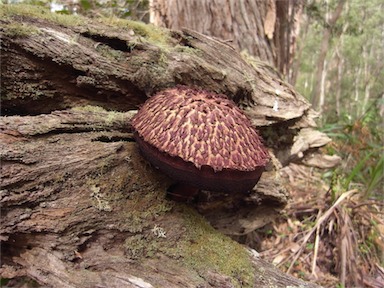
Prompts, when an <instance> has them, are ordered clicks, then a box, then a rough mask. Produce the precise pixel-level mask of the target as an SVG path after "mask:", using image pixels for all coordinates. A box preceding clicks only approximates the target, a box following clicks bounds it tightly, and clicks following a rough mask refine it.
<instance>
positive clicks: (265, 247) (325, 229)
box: [247, 164, 384, 288]
mask: <svg viewBox="0 0 384 288" xmlns="http://www.w3.org/2000/svg"><path fill="white" fill-rule="evenodd" d="M282 172H283V177H284V178H285V180H286V187H287V189H288V190H289V192H290V194H291V201H290V203H289V204H288V205H287V207H286V208H285V210H284V211H283V213H282V217H280V218H279V219H277V220H276V221H275V222H274V223H272V224H270V225H268V226H266V227H264V228H263V229H261V230H258V231H257V232H254V234H253V235H250V236H248V239H247V240H248V242H249V243H248V245H250V246H251V247H252V246H253V248H255V249H256V250H257V251H260V254H261V255H262V257H263V258H264V259H265V260H267V261H270V262H272V263H274V264H275V265H276V266H277V267H279V268H280V269H281V270H283V271H284V272H287V273H288V274H292V275H294V276H296V277H299V278H302V279H304V280H307V281H311V282H315V283H317V284H319V285H322V286H324V287H375V288H376V287H377V288H379V287H384V268H383V265H384V217H383V216H384V214H383V203H382V201H379V200H362V199H361V197H360V196H359V189H358V187H357V188H356V189H352V190H350V191H344V192H343V193H340V192H338V191H336V190H337V189H335V187H334V184H331V185H330V184H329V183H326V181H324V180H322V175H323V174H324V170H317V169H314V168H309V167H305V166H302V165H296V164H290V165H289V166H288V167H285V168H284V169H283V170H282ZM252 242H253V243H252Z"/></svg>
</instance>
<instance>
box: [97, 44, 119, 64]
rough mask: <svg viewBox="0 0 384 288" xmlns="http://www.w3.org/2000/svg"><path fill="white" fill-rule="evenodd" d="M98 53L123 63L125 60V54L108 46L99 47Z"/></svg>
mask: <svg viewBox="0 0 384 288" xmlns="http://www.w3.org/2000/svg"><path fill="white" fill-rule="evenodd" d="M96 51H97V52H99V53H100V55H102V56H104V57H106V58H109V59H111V60H117V61H121V60H122V59H124V55H123V52H121V51H119V50H115V49H111V48H110V47H109V46H107V45H103V44H100V45H98V46H97V48H96Z"/></svg>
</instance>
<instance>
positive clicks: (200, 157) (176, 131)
mask: <svg viewBox="0 0 384 288" xmlns="http://www.w3.org/2000/svg"><path fill="white" fill-rule="evenodd" d="M132 126H133V128H134V129H135V138H136V141H137V142H138V144H139V147H140V149H141V151H142V152H143V154H144V156H145V157H146V158H147V159H148V160H149V161H150V162H151V163H152V164H153V165H155V166H156V167H158V168H159V169H160V170H162V171H164V172H165V173H166V174H168V175H169V176H170V177H172V178H174V179H175V180H178V181H181V182H185V183H188V184H190V185H192V186H196V187H198V188H200V189H206V190H212V191H223V192H225V191H228V192H230V191H246V190H250V189H252V188H253V186H254V185H255V184H256V183H257V181H258V179H259V178H260V176H261V173H262V172H263V170H264V167H265V165H266V164H267V163H268V161H269V156H268V152H267V150H266V149H265V147H264V145H263V144H262V140H261V138H260V136H259V135H258V134H257V132H256V130H255V129H254V128H253V127H252V126H251V122H250V121H249V119H248V118H247V117H246V116H245V115H244V114H243V112H242V111H241V110H240V109H239V108H238V107H237V106H236V104H235V103H234V102H232V101H231V100H229V99H227V98H226V97H225V96H224V95H219V94H214V93H210V92H207V91H203V90H200V89H192V88H188V87H184V86H177V87H175V88H171V89H167V90H164V91H162V92H159V93H158V94H156V95H155V96H153V97H151V98H150V99H148V100H147V101H146V102H145V103H144V105H143V107H142V108H141V109H140V110H139V112H138V113H137V115H136V116H135V117H134V118H133V120H132Z"/></svg>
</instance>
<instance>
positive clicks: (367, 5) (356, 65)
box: [296, 0, 384, 123]
mask: <svg viewBox="0 0 384 288" xmlns="http://www.w3.org/2000/svg"><path fill="white" fill-rule="evenodd" d="M338 2H339V0H330V1H308V2H307V4H306V6H305V11H306V16H307V18H306V19H307V22H306V23H307V24H305V25H308V27H307V28H305V29H303V30H302V31H303V32H302V35H301V37H300V38H299V44H300V46H302V47H303V48H302V52H301V54H300V55H298V56H299V57H300V69H299V76H298V79H297V83H296V88H297V89H298V90H299V92H301V93H302V94H303V95H305V96H308V97H309V96H310V95H311V92H312V91H311V89H312V87H313V86H314V85H313V83H315V82H318V81H321V79H314V75H315V69H316V61H317V58H318V57H317V53H318V52H319V51H320V46H321V44H322V43H321V41H319V40H320V39H321V38H322V33H323V31H324V28H325V27H327V24H326V23H327V19H328V18H329V17H330V15H331V13H332V12H333V10H334V8H335V7H336V5H337V3H338ZM383 9H384V3H383V2H382V1H381V0H367V1H358V0H350V1H347V3H346V4H345V6H344V9H343V13H342V14H341V16H340V18H339V20H338V21H337V23H336V25H335V26H334V27H333V29H332V31H331V32H332V37H331V42H330V45H329V51H328V53H327V58H326V63H325V70H326V79H325V84H324V94H325V95H326V96H325V97H326V98H325V103H324V106H323V109H322V110H323V112H324V115H323V118H324V119H325V121H327V122H328V123H329V121H328V119H329V120H330V121H331V122H332V123H334V122H337V121H339V120H340V118H341V117H343V114H344V115H348V117H351V118H352V119H356V118H357V117H360V116H361V115H362V114H363V113H364V111H365V110H367V107H368V106H369V105H370V102H373V101H374V100H375V97H378V95H381V94H382V93H383V91H384V82H383V81H382V80H381V79H384V69H383V68H384V49H382V43H384V35H383V33H382V31H383V29H384V17H383V14H382V12H381V11H382V10H383ZM339 73H341V75H340V76H341V79H340V78H339V77H338V74H339ZM337 104H338V105H337ZM338 107H339V108H338Z"/></svg>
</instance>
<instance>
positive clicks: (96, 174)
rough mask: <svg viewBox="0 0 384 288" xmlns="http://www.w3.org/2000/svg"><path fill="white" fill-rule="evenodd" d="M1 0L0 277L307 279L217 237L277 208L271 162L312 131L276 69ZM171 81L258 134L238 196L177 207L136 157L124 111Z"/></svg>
mask: <svg viewBox="0 0 384 288" xmlns="http://www.w3.org/2000/svg"><path fill="white" fill-rule="evenodd" d="M3 7H4V9H3V11H2V12H1V13H2V20H0V21H1V23H2V28H1V37H2V39H3V43H2V47H1V49H2V51H1V61H2V67H1V69H2V70H1V78H2V87H1V89H2V115H3V116H2V117H1V120H0V132H1V134H0V145H1V161H2V163H1V164H2V165H1V175H2V179H1V194H0V203H1V214H2V217H1V238H0V239H1V241H2V245H1V265H2V266H1V270H0V272H1V277H3V278H17V277H28V278H31V279H34V280H35V281H37V283H39V284H41V285H45V286H50V287H269V286H274V287H286V286H288V285H297V286H298V285H301V287H315V285H313V284H310V283H304V282H302V281H300V280H298V279H295V278H293V277H290V276H287V275H284V274H283V273H281V272H279V271H278V270H277V269H276V268H274V267H273V266H272V265H271V264H268V263H265V262H264V261H263V260H261V259H260V258H258V256H257V252H255V251H252V250H250V249H247V248H245V247H244V246H242V245H240V244H238V243H237V242H235V241H233V240H231V238H229V237H228V236H224V235H223V233H222V232H224V233H225V234H227V235H234V236H235V235H243V234H245V233H249V232H250V231H253V230H254V229H256V228H258V227H261V226H263V225H264V224H265V223H267V222H268V221H270V220H271V219H272V218H273V217H275V216H276V215H277V214H278V211H279V210H280V209H281V208H282V207H283V206H284V205H285V204H286V201H287V198H288V195H286V192H285V190H284V188H283V187H282V185H281V184H280V182H279V180H278V178H279V177H278V170H279V168H280V167H281V165H282V164H281V163H280V162H283V161H282V159H284V161H290V160H291V159H293V158H294V157H293V156H292V155H291V154H289V153H290V151H291V150H292V147H293V145H294V139H295V137H296V135H298V132H300V131H301V130H302V129H304V128H306V129H312V128H311V127H312V126H314V122H313V119H312V118H311V117H312V116H311V115H313V114H312V112H311V110H310V107H309V104H308V103H307V102H306V101H305V100H304V98H303V97H301V96H300V95H298V94H297V93H296V92H295V91H294V90H293V89H292V88H291V87H289V86H288V84H286V83H285V82H283V81H282V80H281V79H280V78H279V77H278V75H277V74H276V73H275V72H274V71H273V69H271V68H270V67H268V66H266V65H264V64H262V63H258V62H256V61H254V60H249V61H247V60H246V59H245V58H244V57H243V56H241V55H239V54H237V53H235V51H234V50H233V49H232V48H231V47H230V46H228V45H226V44H224V43H221V42H220V41H217V40H214V39H211V38H209V37H206V36H203V35H200V34H197V33H195V32H193V31H182V32H172V31H167V30H160V29H158V28H155V27H151V26H146V25H144V24H140V23H135V22H129V21H123V20H116V19H107V20H93V21H91V20H89V19H85V18H80V17H74V16H64V15H54V14H50V13H49V12H47V11H45V10H41V8H36V7H29V6H22V5H20V6H12V5H4V6H3ZM176 84H184V85H189V86H199V87H201V88H204V89H207V90H210V91H214V92H218V93H224V94H226V95H228V97H230V98H232V99H233V100H234V101H235V102H236V103H238V105H239V106H240V107H242V108H243V109H244V111H245V112H246V113H247V114H248V116H249V117H250V118H251V120H252V121H253V124H254V125H256V126H258V127H259V128H260V129H261V131H262V133H263V136H264V138H265V140H266V143H267V144H269V145H268V146H269V149H270V153H271V156H273V159H274V160H273V161H272V164H271V165H270V167H269V171H268V172H266V173H264V174H263V177H262V179H261V180H260V182H259V184H258V185H257V186H256V187H255V189H254V190H253V191H252V192H251V193H250V194H249V195H247V197H233V196H228V195H220V194H215V195H213V196H212V195H202V198H204V199H205V200H204V201H203V200H201V201H199V202H197V203H187V204H181V203H175V202H173V201H170V200H168V199H167V197H166V190H167V188H168V187H169V186H170V185H171V184H172V180H171V179H169V178H167V177H166V176H164V175H162V174H161V173H159V172H158V171H157V170H156V169H154V168H153V167H151V166H150V165H149V164H148V163H147V162H146V161H145V160H144V159H143V158H142V157H141V156H140V155H139V152H138V149H137V147H136V143H135V142H134V140H133V137H132V134H131V127H130V119H131V118H132V116H133V115H134V114H135V111H132V110H134V109H137V108H138V106H139V105H140V104H141V103H143V102H144V101H145V99H146V98H147V97H149V96H150V95H152V94H153V93H155V92H156V91H158V90H161V89H163V88H166V87H171V86H174V85H176ZM276 103H278V105H279V106H278V107H279V108H278V109H276ZM89 105H93V106H89ZM95 105H97V106H99V107H95ZM75 107H77V108H75ZM100 107H103V108H104V109H103V108H100ZM276 110H277V111H276ZM117 111H118V112H117ZM277 127H278V128H279V129H277ZM300 139H301V138H300ZM300 141H302V139H301V140H300ZM304 142H305V141H304ZM315 142H316V141H315ZM325 142H327V141H325ZM311 143H312V142H311ZM322 143H323V142H322ZM296 146H297V145H296ZM296 146H295V147H296ZM300 147H304V146H300ZM310 148H312V149H313V147H311V146H310V145H308V148H307V149H310ZM295 149H296V150H295V151H299V152H301V153H302V154H303V155H305V152H306V149H301V148H297V147H296V148H295ZM275 151H286V152H287V153H288V154H286V155H277V153H275ZM302 157H303V156H302ZM296 158H297V157H296ZM197 211H199V212H200V213H201V214H203V215H204V216H205V218H206V219H207V220H208V221H209V222H210V223H211V224H208V222H207V221H206V219H205V218H204V217H202V215H201V214H199V213H198V212H197ZM211 225H213V226H214V227H216V228H217V229H218V230H215V229H214V228H213V227H212V226H211Z"/></svg>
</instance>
